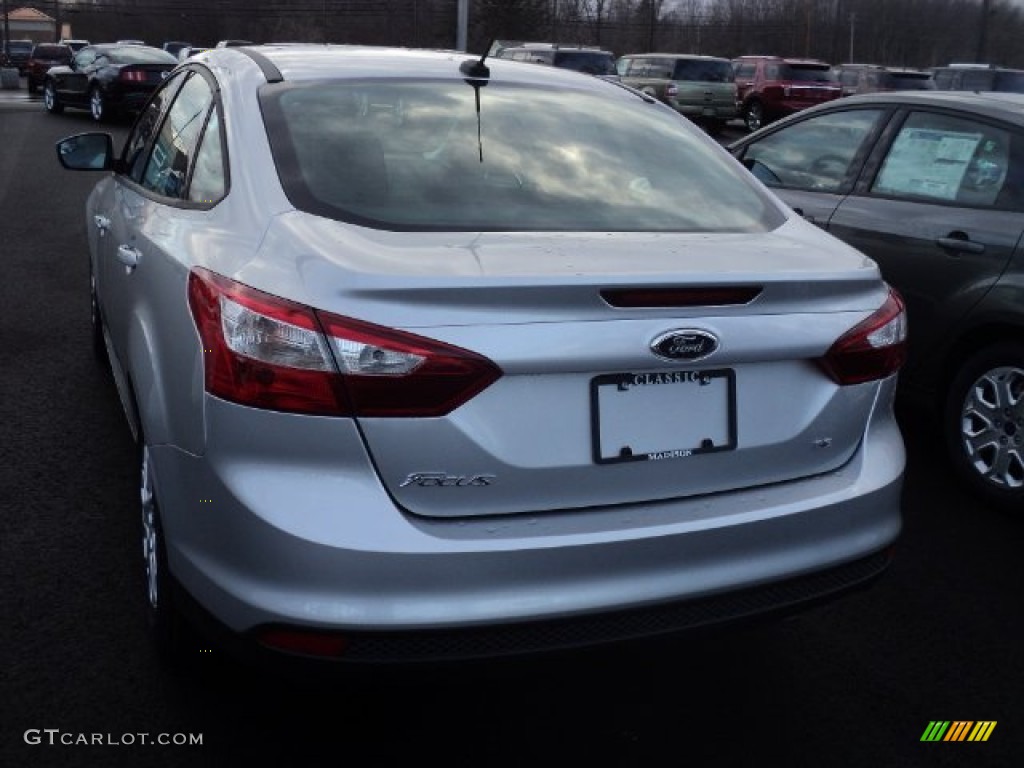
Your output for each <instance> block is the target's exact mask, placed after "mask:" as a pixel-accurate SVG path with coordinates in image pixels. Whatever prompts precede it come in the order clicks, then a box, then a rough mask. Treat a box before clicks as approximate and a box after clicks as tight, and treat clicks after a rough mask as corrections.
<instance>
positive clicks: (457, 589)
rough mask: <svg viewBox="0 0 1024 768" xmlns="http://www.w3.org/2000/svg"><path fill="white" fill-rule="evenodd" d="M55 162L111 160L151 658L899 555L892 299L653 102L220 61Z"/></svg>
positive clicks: (643, 596) (384, 645)
mask: <svg viewBox="0 0 1024 768" xmlns="http://www.w3.org/2000/svg"><path fill="white" fill-rule="evenodd" d="M57 154H58V157H59V159H60V161H61V163H62V164H63V165H64V166H65V167H67V168H71V169H79V170H92V171H102V172H103V177H102V179H101V180H100V181H99V183H98V184H97V185H96V187H95V189H94V190H93V192H92V194H91V195H90V196H89V199H88V201H87V206H86V207H87V216H86V221H87V227H88V249H89V263H90V267H91V270H90V277H91V279H90V286H91V291H92V321H93V326H94V343H95V346H96V351H97V354H99V355H100V356H101V357H102V358H103V359H104V360H109V364H110V367H111V369H112V372H113V377H114V380H115V381H116V384H117V389H118V392H119V393H120V397H121V399H122V402H123V404H124V410H125V413H126V414H127V417H128V421H129V424H130V426H131V429H132V432H133V433H134V435H135V437H136V439H137V442H138V446H139V451H138V461H139V468H140V489H141V492H140V496H141V521H142V523H141V528H140V531H141V541H142V547H141V551H142V553H143V555H144V558H143V563H144V574H145V584H146V587H147V589H146V592H147V595H148V610H149V613H150V618H151V621H152V625H153V628H154V630H155V634H156V637H157V640H158V641H159V643H160V644H161V647H164V648H167V649H172V650H175V651H176V652H178V653H180V652H181V651H182V649H183V648H184V649H185V650H187V647H188V646H187V643H186V642H184V641H183V640H182V638H185V637H188V636H189V634H190V632H191V629H192V628H193V627H194V626H196V625H197V621H198V625H199V626H202V627H204V628H211V627H212V628H214V629H216V630H219V631H220V636H222V637H226V638H229V639H230V640H233V641H237V645H238V647H239V648H246V649H250V650H251V649H258V653H261V654H267V653H268V651H269V655H270V656H271V657H273V658H284V657H286V656H288V655H291V656H303V657H318V658H327V659H335V660H342V661H346V660H347V661H350V662H377V661H385V662H396V661H429V660H458V659H466V658H480V657H495V656H502V655H510V654H519V653H525V652H536V651H545V650H555V649H567V648H573V647H578V646H585V645H593V644H597V643H604V642H610V641H617V640H624V639H630V638H639V637H646V636H652V635H664V634H668V633H673V632H678V631H683V630H686V629H688V628H692V627H697V626H702V625H707V624H712V623H718V622H722V621H726V620H732V619H738V618H744V617H748V616H752V615H760V614H764V613H767V612H771V611H775V610H778V609H790V608H793V607H797V606H803V605H805V604H807V603H809V602H810V601H812V600H818V599H820V598H826V597H831V596H834V595H838V594H841V593H843V592H845V591H847V590H848V589H850V588H853V587H857V586H862V585H865V584H868V583H870V582H871V581H872V580H873V578H874V577H875V576H877V575H879V574H880V573H882V571H883V570H884V569H885V567H886V565H887V564H888V562H889V560H890V558H891V553H892V545H893V544H894V542H895V540H896V539H897V537H898V535H899V531H900V526H901V517H900V491H901V484H902V477H903V471H904V460H905V456H904V448H903V442H902V438H901V435H900V432H899V430H898V428H897V424H896V422H895V420H894V417H893V412H892V398H893V391H894V387H895V383H896V377H897V374H898V369H899V367H900V365H901V363H902V361H903V359H904V347H905V339H906V320H905V314H904V310H903V303H902V300H901V298H900V297H899V295H898V294H897V293H896V292H895V291H893V290H892V289H890V287H889V286H888V285H887V284H886V283H885V282H884V281H883V280H882V278H881V277H880V274H879V271H878V269H877V267H876V265H875V264H874V263H873V262H872V261H871V260H870V259H868V258H866V257H865V256H864V255H863V254H861V253H860V252H858V251H856V250H854V249H852V248H850V247H849V246H847V245H844V244H842V243H841V242H839V241H838V240H836V239H834V238H832V237H831V236H829V235H828V234H826V233H824V232H822V231H821V230H820V229H819V228H817V227H815V226H814V225H812V224H809V223H806V222H805V221H803V220H802V219H801V218H800V217H799V216H797V215H795V214H794V213H793V212H792V211H791V210H790V209H788V208H787V207H785V206H784V205H783V204H782V203H781V202H779V200H778V199H777V198H776V197H775V196H774V195H772V194H771V193H770V192H769V191H768V190H766V189H765V188H764V187H763V186H762V185H761V184H760V182H758V181H756V180H755V179H754V178H753V176H751V175H750V174H749V173H748V172H747V171H746V170H745V169H744V168H743V167H742V166H741V165H740V164H739V163H738V162H737V161H735V160H734V159H733V158H732V157H731V156H730V155H729V154H728V153H727V152H726V151H725V150H724V149H722V148H721V147H719V146H718V145H717V144H716V143H715V142H714V141H713V140H712V139H710V138H708V137H707V136H706V135H705V134H704V133H703V132H702V131H701V130H700V129H699V128H696V127H694V126H692V125H691V124H690V123H689V122H688V121H686V120H685V119H682V118H680V117H679V115H678V114H676V113H675V111H674V110H672V109H671V108H669V107H666V106H664V105H663V104H660V103H659V102H657V101H656V100H654V99H652V98H650V97H648V96H646V95H644V94H642V93H639V92H637V91H635V90H633V89H630V88H628V87H625V86H623V85H621V84H618V83H614V82H609V81H606V80H602V79H599V78H594V77H588V76H586V75H580V74H577V73H574V72H569V71H561V70H557V69H555V70H553V69H550V68H544V67H535V66H530V65H528V64H520V63H516V62H512V61H504V60H493V61H488V60H478V58H477V57H474V56H469V55H466V54H463V53H456V52H436V51H414V50H397V49H383V48H366V47H348V46H323V45H295V44H293V45H269V46H254V47H241V48H226V49H220V50H216V51H209V52H206V53H203V54H200V55H199V56H197V57H194V58H190V59H189V60H188V61H187V62H184V63H182V64H181V65H179V66H178V68H177V69H176V70H175V71H174V72H173V73H172V74H171V76H170V77H168V78H167V80H166V81H165V82H164V83H163V84H162V86H161V87H160V88H159V90H158V91H157V92H156V93H155V94H154V95H153V97H152V99H151V100H150V101H149V103H148V104H147V105H146V107H145V108H144V109H143V111H142V112H141V113H140V115H139V116H138V119H137V121H136V122H135V124H134V125H133V127H132V129H131V131H130V133H129V135H128V138H127V140H126V141H125V144H124V146H123V148H122V149H120V150H119V151H115V149H114V147H113V142H112V139H111V137H110V136H109V135H108V134H103V133H89V134H81V135H78V136H73V137H69V138H67V139H64V140H62V141H61V142H59V143H58V145H57ZM186 630H188V631H186ZM225 630H226V631H225ZM193 650H194V649H193Z"/></svg>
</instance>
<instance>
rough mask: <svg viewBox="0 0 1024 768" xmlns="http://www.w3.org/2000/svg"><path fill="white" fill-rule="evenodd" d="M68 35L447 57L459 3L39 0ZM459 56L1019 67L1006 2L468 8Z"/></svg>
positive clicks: (649, 0)
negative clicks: (502, 50)
mask: <svg viewBox="0 0 1024 768" xmlns="http://www.w3.org/2000/svg"><path fill="white" fill-rule="evenodd" d="M7 4H8V7H9V8H10V7H34V8H36V9H38V10H40V11H43V12H44V13H47V14H48V15H50V16H52V17H54V18H55V19H58V21H59V22H60V23H64V24H70V25H71V30H72V34H73V35H74V36H75V37H84V38H87V39H90V40H96V41H102V40H114V39H122V38H139V39H143V40H146V41H147V42H150V43H155V44H157V45H160V44H161V43H162V42H163V41H165V40H186V41H189V42H192V43H193V44H195V45H212V44H213V43H215V42H216V41H217V40H221V39H226V38H241V39H246V40H253V41H255V42H266V41H311V42H332V43H363V44H372V45H377V44H380V45H400V46H410V47H429V48H454V47H455V45H456V41H457V27H456V25H457V20H458V5H459V0H287V1H286V0H214V1H213V2H209V1H208V2H201V0H43V1H41V2H34V3H33V2H26V3H23V4H22V3H17V2H16V1H15V0H7ZM468 19H469V25H468V35H467V38H466V39H467V48H468V50H470V51H472V52H481V53H482V52H483V51H485V50H487V49H488V47H489V45H490V43H491V42H492V41H493V40H538V41H557V42H562V43H566V44H580V45H597V46H601V47H603V48H607V49H609V50H611V51H613V52H614V53H616V54H617V55H621V54H625V53H636V52H641V51H672V52H683V53H703V54H710V55H717V56H726V57H729V58H732V57H735V56H739V55H742V54H752V53H758V54H777V55H783V56H803V57H811V58H817V59H823V60H825V61H828V62H830V63H839V62H845V61H860V62H872V63H878V64H888V65H893V66H910V67H928V66H935V65H939V64H947V63H949V62H951V61H985V62H990V63H995V64H1001V65H1004V66H1012V67H1022V68H1024V47H1022V46H1020V44H1019V42H1018V41H1019V40H1020V39H1021V38H1022V35H1024V9H1022V8H1020V7H1018V6H1017V5H1015V4H1014V3H1013V2H1011V0H468Z"/></svg>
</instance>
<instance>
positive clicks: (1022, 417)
mask: <svg viewBox="0 0 1024 768" xmlns="http://www.w3.org/2000/svg"><path fill="white" fill-rule="evenodd" d="M960 435H961V438H962V441H963V446H964V451H965V452H966V453H967V459H968V462H969V463H970V464H971V466H972V467H974V469H975V471H977V472H978V474H979V475H981V476H982V477H983V478H985V479H986V480H987V481H988V482H990V483H992V484H993V485H996V486H999V487H1000V488H1006V489H1019V488H1024V369H1022V368H1016V367H1010V366H1007V367H1003V368H994V369H993V370H991V371H988V372H986V373H984V374H982V375H981V376H980V377H978V379H977V380H976V381H975V382H974V384H972V385H971V387H970V389H968V390H967V396H966V397H965V398H964V404H963V409H962V411H961V414H960Z"/></svg>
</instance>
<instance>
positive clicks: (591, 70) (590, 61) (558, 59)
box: [554, 51, 615, 75]
mask: <svg viewBox="0 0 1024 768" xmlns="http://www.w3.org/2000/svg"><path fill="white" fill-rule="evenodd" d="M554 63H555V66H556V67H561V68H562V69H573V70H575V71H577V72H585V73H587V74H588V75H614V74H615V59H614V58H613V57H612V55H611V54H610V53H601V52H600V51H559V52H558V53H556V54H555V62H554Z"/></svg>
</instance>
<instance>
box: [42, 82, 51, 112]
mask: <svg viewBox="0 0 1024 768" xmlns="http://www.w3.org/2000/svg"><path fill="white" fill-rule="evenodd" d="M43 105H44V106H45V107H46V108H47V109H53V88H52V87H50V86H49V85H48V86H46V90H44V91H43Z"/></svg>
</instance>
